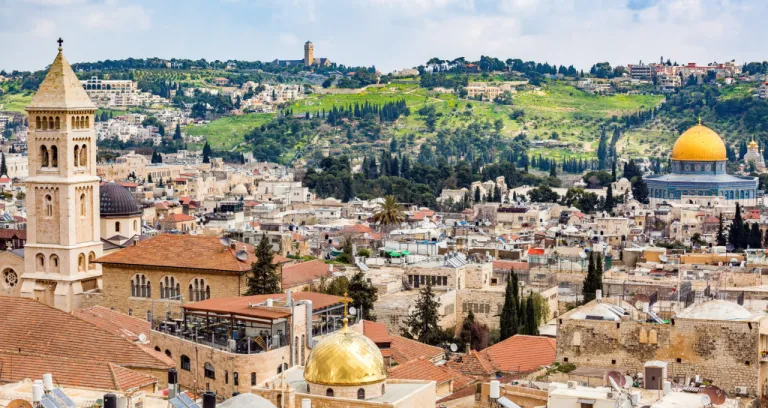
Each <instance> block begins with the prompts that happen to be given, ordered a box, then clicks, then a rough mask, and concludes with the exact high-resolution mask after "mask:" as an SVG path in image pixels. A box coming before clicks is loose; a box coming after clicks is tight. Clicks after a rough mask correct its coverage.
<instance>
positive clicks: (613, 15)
mask: <svg viewBox="0 0 768 408" xmlns="http://www.w3.org/2000/svg"><path fill="white" fill-rule="evenodd" d="M765 15H768V1H766V0H0V69H5V70H14V69H18V70H38V69H43V68H45V67H46V66H47V65H48V64H50V62H51V61H53V58H54V57H55V54H56V46H57V44H56V40H57V39H58V38H59V37H62V38H63V39H64V51H65V55H66V56H67V59H68V60H69V61H70V62H71V63H75V62H86V61H98V60H105V59H122V58H130V57H132V58H148V57H159V58H167V59H169V58H190V59H199V58H205V59H207V60H217V59H218V60H222V61H226V60H229V59H240V60H249V61H253V60H261V61H271V60H273V59H275V58H280V59H300V58H302V56H303V44H304V42H305V41H307V40H311V41H312V42H313V43H314V44H315V56H316V57H326V58H329V59H330V60H331V61H333V62H337V63H343V64H346V65H362V66H372V65H375V66H376V67H377V68H378V69H380V70H381V71H382V72H390V71H392V70H395V69H402V68H408V67H415V66H418V65H420V64H423V63H425V62H426V61H427V60H428V59H430V58H432V57H438V58H441V59H453V58H457V57H465V58H467V59H468V60H476V59H479V57H480V55H488V56H493V57H497V58H499V59H502V60H506V59H507V58H520V59H523V60H526V61H528V60H533V61H536V62H549V63H550V64H558V65H560V64H563V65H571V64H572V65H574V66H576V68H578V69H589V67H590V66H591V65H592V64H593V63H595V62H599V61H608V62H610V63H611V65H626V64H629V63H637V62H638V61H640V60H642V61H644V62H655V61H658V60H659V58H660V57H661V56H663V57H664V58H665V59H667V58H670V59H671V60H672V61H677V62H679V63H681V64H682V63H686V62H698V63H701V64H704V63H707V62H715V61H717V62H723V61H730V60H733V59H735V60H736V61H738V62H744V61H763V60H765V59H768V57H766V55H765V54H766V52H764V50H766V47H765V43H766V41H767V40H768V24H766V23H765V17H764V16H765Z"/></svg>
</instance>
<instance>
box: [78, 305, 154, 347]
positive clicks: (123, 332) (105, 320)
mask: <svg viewBox="0 0 768 408" xmlns="http://www.w3.org/2000/svg"><path fill="white" fill-rule="evenodd" d="M72 314H73V315H75V317H78V318H80V319H83V320H85V321H86V322H88V323H91V324H93V325H94V326H98V327H100V328H102V329H104V330H106V331H108V332H110V333H112V334H116V335H118V336H121V337H123V338H126V339H128V340H130V341H134V342H135V341H138V340H139V335H140V334H142V333H143V334H144V335H146V336H149V331H150V329H151V326H150V324H149V322H148V321H147V320H144V319H138V318H135V317H133V316H128V315H125V314H122V313H120V312H117V311H114V310H111V309H107V308H106V307H103V306H93V307H89V308H86V309H77V310H75V311H74V312H72Z"/></svg>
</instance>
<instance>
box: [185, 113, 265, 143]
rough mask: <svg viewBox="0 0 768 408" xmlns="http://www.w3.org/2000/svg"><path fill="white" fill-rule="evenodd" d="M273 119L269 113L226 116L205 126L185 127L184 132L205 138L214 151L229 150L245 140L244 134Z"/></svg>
mask: <svg viewBox="0 0 768 408" xmlns="http://www.w3.org/2000/svg"><path fill="white" fill-rule="evenodd" d="M273 117H274V115H273V114H270V113H249V114H246V115H241V116H227V117H224V118H221V119H217V120H214V121H212V122H210V123H208V124H205V125H192V126H187V127H186V128H185V131H186V132H187V134H189V135H192V136H205V137H206V139H208V142H209V143H210V144H211V147H212V148H213V149H214V150H231V149H232V148H234V147H235V146H237V145H239V144H240V143H242V142H243V141H244V140H245V134H246V133H248V132H250V131H251V130H252V129H253V128H255V127H257V126H261V125H263V124H265V123H267V122H269V121H270V120H272V118H273Z"/></svg>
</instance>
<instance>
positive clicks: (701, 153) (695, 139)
mask: <svg viewBox="0 0 768 408" xmlns="http://www.w3.org/2000/svg"><path fill="white" fill-rule="evenodd" d="M672 160H681V161H725V160H727V157H726V155H725V143H723V139H721V138H720V135H718V134H717V133H716V132H715V131H714V130H712V129H710V128H708V127H706V126H704V125H702V124H698V125H696V126H694V127H692V128H690V129H688V130H686V131H685V132H683V134H682V135H680V137H679V138H677V141H676V142H675V146H674V147H672Z"/></svg>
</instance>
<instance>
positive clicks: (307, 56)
mask: <svg viewBox="0 0 768 408" xmlns="http://www.w3.org/2000/svg"><path fill="white" fill-rule="evenodd" d="M314 63H315V45H314V44H312V43H311V42H309V41H307V42H306V43H304V65H305V66H311V65H313V64H314Z"/></svg>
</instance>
